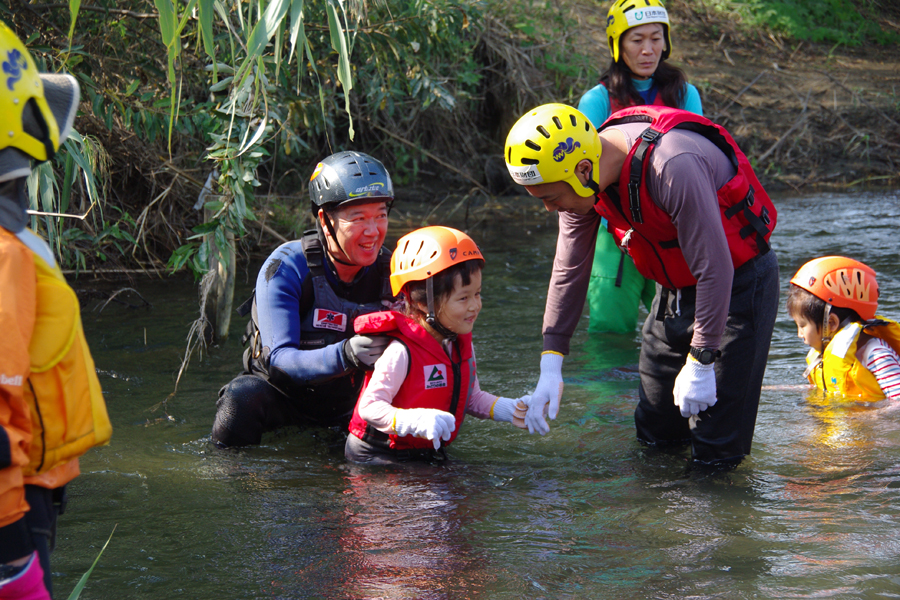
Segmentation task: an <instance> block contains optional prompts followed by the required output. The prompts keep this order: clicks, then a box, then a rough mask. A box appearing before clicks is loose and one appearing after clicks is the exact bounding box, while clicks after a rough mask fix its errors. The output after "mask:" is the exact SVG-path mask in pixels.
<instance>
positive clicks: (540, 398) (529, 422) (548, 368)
mask: <svg viewBox="0 0 900 600" xmlns="http://www.w3.org/2000/svg"><path fill="white" fill-rule="evenodd" d="M562 364H563V355H562V354H558V353H556V352H544V353H543V354H542V355H541V378H540V379H538V384H537V388H535V390H534V393H533V394H532V395H531V401H530V402H529V403H528V412H526V413H525V425H526V426H527V427H528V431H529V432H530V433H539V434H541V435H544V434H545V433H547V432H548V431H550V426H549V425H548V424H547V419H546V417H550V418H551V419H555V418H556V415H557V414H558V413H559V401H560V399H561V398H562V393H563V378H562Z"/></svg>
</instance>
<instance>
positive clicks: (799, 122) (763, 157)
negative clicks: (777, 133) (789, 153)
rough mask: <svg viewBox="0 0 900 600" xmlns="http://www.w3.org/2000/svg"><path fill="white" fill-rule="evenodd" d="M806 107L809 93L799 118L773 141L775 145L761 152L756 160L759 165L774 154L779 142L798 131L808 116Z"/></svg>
mask: <svg viewBox="0 0 900 600" xmlns="http://www.w3.org/2000/svg"><path fill="white" fill-rule="evenodd" d="M808 106H809V93H807V94H806V100H804V101H803V109H802V110H801V111H800V117H799V118H798V119H797V120H796V121H794V124H793V125H791V127H790V129H788V130H787V131H785V132H784V134H782V136H781V137H780V138H778V139H777V140H775V143H774V144H772V145H771V146H769V149H768V150H766V151H765V152H763V153H762V154H761V155H760V156H759V158H757V161H758V162H759V163H760V164H761V163H762V162H763V161H765V160H766V159H767V158H768V157H769V155H770V154H772V153H773V152H775V150H776V149H777V148H778V146H780V145H781V142H783V141H784V140H785V139H786V138H787V137H788V136H789V135H791V134H792V133H794V132H795V131H797V129H798V128H799V127H800V126H801V125H802V124H803V123H805V122H806V119H807V117H808V116H809V114H808V113H807V111H806V109H807V107H808Z"/></svg>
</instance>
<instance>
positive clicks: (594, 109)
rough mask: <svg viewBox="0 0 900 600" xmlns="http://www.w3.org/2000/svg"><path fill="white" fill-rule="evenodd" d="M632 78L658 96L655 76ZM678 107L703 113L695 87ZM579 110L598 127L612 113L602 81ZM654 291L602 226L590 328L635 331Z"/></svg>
mask: <svg viewBox="0 0 900 600" xmlns="http://www.w3.org/2000/svg"><path fill="white" fill-rule="evenodd" d="M631 81H632V83H634V87H635V89H636V90H637V91H638V93H639V94H640V95H641V97H642V98H643V99H644V101H645V102H646V103H647V104H652V103H653V101H654V99H655V96H656V94H655V92H656V89H655V87H654V85H653V84H654V81H653V78H652V77H651V78H650V79H632V80H631ZM679 108H682V109H684V110H689V111H691V112H693V113H696V114H698V115H702V114H703V104H702V103H701V101H700V93H699V92H698V91H697V88H696V87H694V86H693V85H691V84H689V83H688V84H686V89H685V94H684V101H683V105H682V106H680V107H679ZM578 110H580V111H581V112H582V113H584V115H585V116H586V117H587V118H588V119H590V121H591V123H592V124H593V125H594V127H597V128H599V127H600V126H601V125H602V124H603V122H604V121H606V119H608V118H609V114H610V104H609V91H608V90H607V89H606V86H604V85H603V84H602V83H601V84H598V85H596V86H595V87H593V88H591V89H590V90H588V91H587V92H585V94H584V95H583V96H582V97H581V100H580V101H579V102H578ZM655 293H656V282H654V281H653V280H650V279H645V278H644V277H643V276H642V275H641V274H640V273H638V270H637V269H636V268H635V266H634V263H633V262H631V260H630V259H629V260H624V259H623V254H622V251H621V250H620V249H619V246H618V244H616V241H615V239H614V238H613V236H612V234H610V233H609V232H608V231H606V230H605V229H603V228H602V227H601V229H600V230H599V231H598V232H597V243H596V246H595V248H594V263H593V266H592V268H591V280H590V284H589V285H588V306H589V307H590V321H589V322H588V331H592V332H610V333H633V332H634V329H635V326H636V325H637V318H638V309H639V307H640V304H641V302H643V303H644V306H646V307H647V310H649V309H650V304H651V303H652V302H653V296H654V294H655Z"/></svg>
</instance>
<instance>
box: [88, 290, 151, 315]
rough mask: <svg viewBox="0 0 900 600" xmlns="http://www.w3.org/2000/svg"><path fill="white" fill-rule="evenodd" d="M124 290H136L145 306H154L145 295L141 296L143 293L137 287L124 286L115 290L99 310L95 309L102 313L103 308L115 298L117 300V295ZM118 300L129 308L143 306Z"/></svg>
mask: <svg viewBox="0 0 900 600" xmlns="http://www.w3.org/2000/svg"><path fill="white" fill-rule="evenodd" d="M122 292H134V293H135V294H137V297H138V298H140V299H141V300H143V301H144V306H153V305H152V304H150V303H149V302H147V299H146V298H144V297H143V296H141V294H140V293H139V292H138V291H137V290H136V289H134V288H130V287H126V288H122V289H120V290H116V291H115V292H113V293H112V295H110V297H109V298H108V299H107V300H106V302H104V303H103V306H101V307H100V309H99V310H98V309H94V310H96V311H97V313H98V314H99V313H102V312H103V309H104V308H106V305H107V304H109V303H110V302H112V301H113V300H115V299H116V296H118V295H119V294H121V293H122ZM117 302H119V303H120V304H124V305H125V306H127V307H128V308H141V307H140V306H137V305H134V304H130V303H128V302H124V301H122V300H117Z"/></svg>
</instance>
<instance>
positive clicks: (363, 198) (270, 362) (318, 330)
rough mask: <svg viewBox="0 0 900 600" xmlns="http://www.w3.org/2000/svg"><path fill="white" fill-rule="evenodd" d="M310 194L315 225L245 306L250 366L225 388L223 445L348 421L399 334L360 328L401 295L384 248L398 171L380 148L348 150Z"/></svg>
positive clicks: (316, 179)
mask: <svg viewBox="0 0 900 600" xmlns="http://www.w3.org/2000/svg"><path fill="white" fill-rule="evenodd" d="M309 192H310V198H311V200H312V211H313V215H314V216H315V218H316V229H315V230H310V231H307V232H306V233H304V234H303V236H302V238H301V239H299V240H294V241H291V242H287V243H286V244H282V245H281V246H279V247H278V248H277V249H276V250H275V251H274V252H273V253H272V254H271V255H270V256H269V258H268V259H266V262H265V263H264V264H263V266H262V268H261V269H260V271H259V275H258V276H257V279H256V288H255V290H254V295H253V297H252V298H251V300H248V301H247V302H246V303H245V304H244V306H242V307H241V309H243V314H247V313H248V312H250V313H251V319H250V322H249V323H248V326H247V335H246V336H245V338H244V343H245V344H246V345H247V350H246V351H245V352H244V371H243V373H241V374H240V375H238V376H237V377H235V378H234V379H233V380H232V381H231V382H230V383H228V385H226V386H225V387H223V388H222V389H221V390H220V391H219V399H218V402H216V420H215V423H214V425H213V430H212V439H213V441H214V442H215V443H216V444H217V445H218V446H220V447H227V446H246V445H250V444H259V443H260V439H261V437H262V434H263V433H265V432H267V431H273V430H275V429H278V428H280V427H283V426H286V425H300V426H305V425H314V426H325V427H328V426H343V427H344V428H345V429H346V427H347V424H348V422H349V420H350V416H351V414H352V412H353V407H354V405H355V403H356V399H357V396H358V394H359V388H360V386H361V385H362V381H363V371H364V370H366V369H371V367H372V364H374V362H375V360H376V359H377V358H378V357H379V356H380V355H381V353H382V352H383V351H384V348H386V347H387V345H388V343H389V341H390V340H389V338H387V337H384V336H358V335H354V332H353V320H354V319H355V318H356V317H357V316H359V315H361V314H365V313H370V312H375V311H379V310H384V309H385V307H386V306H389V305H390V304H391V302H392V301H393V296H392V294H391V290H390V283H389V275H390V272H389V263H390V255H391V253H390V251H388V250H387V249H386V248H383V247H382V244H383V243H384V237H385V234H386V233H387V224H388V211H389V210H390V208H391V205H392V203H393V201H394V190H393V186H392V184H391V178H390V175H389V174H388V172H387V171H386V170H385V168H384V165H382V164H381V162H379V161H378V160H376V159H374V158H372V157H371V156H368V155H366V154H362V153H359V152H339V153H337V154H333V155H331V156H329V157H328V158H326V159H324V160H323V161H322V162H320V163H319V164H318V165H317V166H316V169H315V171H314V172H313V174H312V177H311V178H310V184H309Z"/></svg>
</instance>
